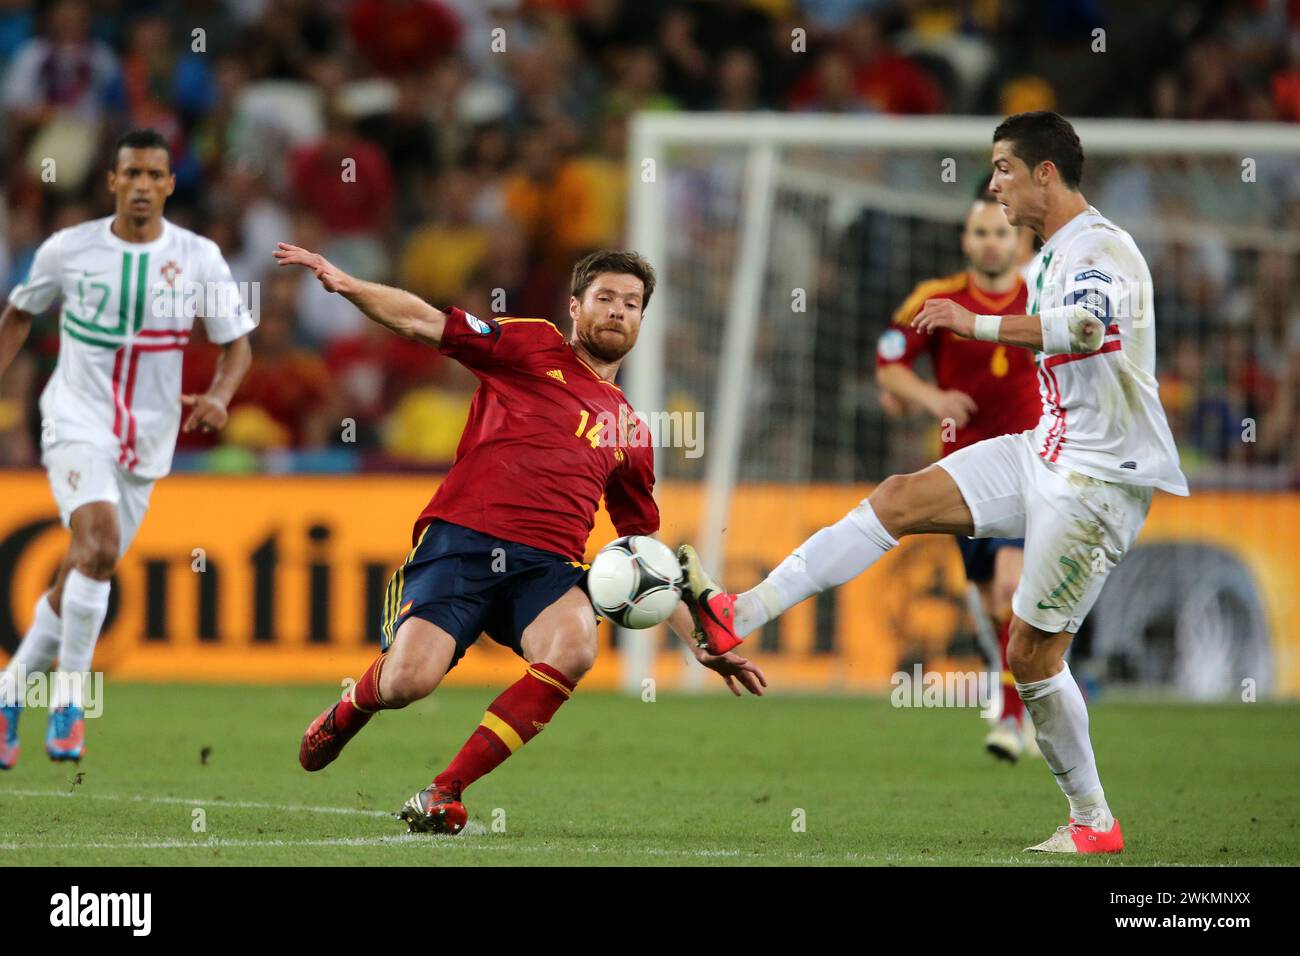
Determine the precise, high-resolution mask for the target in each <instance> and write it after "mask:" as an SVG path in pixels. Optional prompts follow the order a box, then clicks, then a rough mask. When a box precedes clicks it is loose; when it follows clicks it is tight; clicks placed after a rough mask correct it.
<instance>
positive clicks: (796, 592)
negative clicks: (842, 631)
mask: <svg viewBox="0 0 1300 956" xmlns="http://www.w3.org/2000/svg"><path fill="white" fill-rule="evenodd" d="M897 544H898V541H897V540H895V538H894V536H893V535H891V534H890V533H889V532H888V531H886V530H885V526H884V525H882V524H881V523H880V519H879V518H877V517H876V512H875V511H874V510H873V509H872V507H871V503H870V502H868V501H863V502H862V503H861V504H860V505H858V506H857V507H856V508H854V509H853V510H852V511H850V512H849V513H848V514H846V515H845V516H844V517H843V518H841V519H840V520H839V521H837V522H835V524H833V525H830V526H829V527H826V528H822V529H821V530H820V531H818V532H817V533H816V534H814V535H813V536H812V537H811V538H809V539H808V540H807V541H805V542H804V543H803V544H801V545H799V547H797V548H795V549H794V551H793V552H792V553H791V554H790V555H789V557H787V558H786V559H785V560H784V561H782V562H781V563H780V564H779V565H777V567H776V570H774V571H773V572H772V573H771V574H769V575H768V576H767V577H766V578H765V579H764V580H763V582H762V583H761V584H759V585H758V586H757V587H754V588H751V589H750V590H748V591H746V592H745V593H744V594H742V595H740V597H739V598H737V600H736V634H737V635H738V636H739V637H744V636H745V635H746V634H749V633H751V632H753V631H756V630H757V629H758V628H760V627H762V626H763V625H764V624H766V623H767V622H768V621H770V620H772V619H773V618H774V617H777V616H778V615H780V614H782V613H783V612H784V611H786V610H787V609H789V608H792V607H794V606H795V605H796V604H798V603H799V602H800V601H803V600H806V599H807V598H810V597H812V596H813V595H814V594H820V593H821V592H822V591H825V590H826V589H827V588H834V587H839V586H840V585H841V584H843V583H844V582H845V581H851V580H853V579H854V578H856V577H857V576H858V575H859V574H861V573H862V572H863V571H865V570H867V568H869V567H871V566H872V565H873V564H875V563H876V562H877V561H878V560H880V558H882V557H884V555H885V553H886V552H888V551H889V550H890V549H891V548H893V547H894V546H895V545H897Z"/></svg>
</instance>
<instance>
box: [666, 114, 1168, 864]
mask: <svg viewBox="0 0 1300 956" xmlns="http://www.w3.org/2000/svg"><path fill="white" fill-rule="evenodd" d="M1082 175H1083V147H1082V146H1081V145H1080V143H1079V137H1078V136H1077V135H1076V134H1075V132H1074V129H1073V127H1071V126H1070V124H1069V123H1068V122H1066V120H1065V119H1063V118H1062V117H1060V116H1058V115H1057V114H1056V113H1050V112H1034V113H1020V114H1017V115H1015V116H1012V117H1009V118H1008V119H1006V120H1004V121H1003V122H1002V123H1001V124H1000V125H999V126H998V128H997V129H996V130H995V131H994V133H993V177H992V182H991V185H990V191H991V192H992V194H993V195H994V196H996V197H997V200H998V202H1000V203H1001V204H1002V206H1003V208H1004V209H1005V210H1006V215H1007V219H1008V221H1009V222H1011V223H1012V224H1013V225H1016V226H1024V227H1027V228H1029V229H1031V230H1033V231H1034V233H1036V234H1037V235H1038V236H1039V237H1040V238H1041V239H1042V240H1043V248H1042V250H1041V251H1040V252H1039V254H1038V257H1037V258H1036V259H1035V260H1034V263H1033V267H1032V269H1031V272H1030V281H1029V285H1030V290H1031V291H1030V295H1029V304H1028V306H1027V308H1026V310H1025V311H1026V314H1025V315H992V314H976V313H974V312H971V311H970V310H969V309H966V308H964V307H963V306H961V305H959V304H958V303H956V302H954V301H953V300H952V299H945V298H936V299H930V300H929V301H927V302H926V303H925V305H924V306H923V307H922V308H921V311H920V312H919V313H918V315H917V316H916V318H915V319H914V320H913V321H912V326H913V328H916V329H918V330H919V331H922V332H926V333H929V334H935V333H940V332H942V331H944V330H947V331H950V332H955V333H956V334H958V335H960V336H962V337H963V338H973V339H977V340H979V341H982V342H996V343H999V344H1002V345H1010V346H1016V347H1018V348H1025V349H1029V350H1032V352H1033V353H1035V355H1036V360H1037V363H1038V374H1039V393H1040V396H1041V398H1042V405H1043V413H1042V416H1041V417H1040V418H1039V421H1038V424H1037V426H1036V427H1035V428H1034V429H1033V430H1032V431H1026V432H1022V433H1020V434H1016V435H1002V436H999V437H997V438H989V439H985V440H984V441H981V442H977V443H975V444H973V445H969V446H967V447H966V448H963V449H961V450H960V451H957V452H954V453H952V454H951V455H948V456H946V457H944V458H943V459H941V460H940V461H939V462H937V463H936V464H934V465H931V466H930V467H928V468H926V469H924V470H922V471H919V472H916V473H915V474H910V475H895V476H893V477H890V478H887V479H886V480H885V481H883V482H882V483H881V484H880V485H879V487H877V488H876V490H875V491H874V492H873V493H872V494H871V496H870V497H869V498H867V499H866V500H864V501H863V502H862V503H861V504H860V505H858V507H856V508H854V509H853V510H852V511H850V512H849V513H848V515H847V516H845V517H844V518H842V519H841V520H840V521H838V522H837V523H836V524H834V525H831V526H830V527H828V528H823V529H822V530H821V531H818V532H817V533H816V534H814V535H813V536H812V537H811V538H809V539H808V540H807V541H805V542H804V543H803V545H801V546H800V547H799V548H797V549H796V550H795V551H794V553H793V554H791V555H790V556H789V557H788V558H786V559H785V561H783V562H782V563H781V565H780V566H778V567H777V569H776V570H775V571H773V572H772V574H770V575H768V577H767V578H766V579H765V580H764V581H763V582H762V583H761V584H759V585H758V587H756V588H754V589H752V590H750V591H746V592H745V593H744V594H740V595H732V594H727V593H726V592H724V591H723V590H722V589H721V588H719V587H717V585H715V584H714V583H713V582H712V581H710V580H709V579H708V576H707V575H706V574H705V573H704V571H703V569H702V568H701V567H700V563H699V559H698V557H697V556H696V555H695V553H694V550H693V549H692V548H691V547H690V546H689V545H683V546H682V548H681V549H680V554H681V557H682V560H683V563H684V565H685V566H686V569H687V572H688V574H687V578H688V581H687V585H688V586H687V595H686V596H687V600H688V604H689V605H690V606H691V607H692V608H694V609H695V614H696V618H697V620H698V622H699V625H700V629H701V630H702V631H703V632H704V634H705V644H706V647H707V648H708V649H709V651H710V652H711V653H722V652H724V651H727V650H730V649H731V648H733V647H735V646H736V645H737V644H738V643H739V642H740V640H742V639H743V638H744V636H745V635H747V634H749V633H751V632H752V631H753V630H754V629H755V628H758V627H760V626H762V624H764V623H765V622H766V621H769V620H771V619H772V618H774V617H776V616H777V615H778V614H781V613H782V612H784V611H785V610H786V609H787V608H790V607H792V606H793V605H795V604H798V603H799V602H800V601H802V600H804V599H806V598H808V597H811V596H812V595H814V594H817V593H819V592H821V591H824V590H825V589H827V588H830V587H835V586H837V585H840V584H843V583H844V582H845V581H848V580H850V579H851V578H854V577H856V576H857V575H859V574H861V573H862V572H863V571H865V570H866V569H867V568H869V567H871V565H873V564H875V563H876V561H878V560H879V559H880V558H882V557H883V556H884V555H885V554H886V553H887V552H888V551H889V550H890V549H892V548H893V547H894V546H895V545H897V544H898V539H899V538H900V537H901V536H903V535H907V534H962V535H970V536H972V537H976V538H990V537H1024V539H1025V566H1024V572H1023V574H1022V575H1021V578H1020V583H1019V585H1018V586H1017V588H1016V592H1015V595H1014V596H1013V598H1012V608H1013V611H1014V616H1013V617H1012V621H1011V643H1010V645H1009V647H1008V650H1007V657H1008V661H1009V663H1010V666H1011V671H1012V673H1013V674H1014V675H1015V679H1016V690H1017V691H1018V692H1019V694H1020V696H1021V698H1022V699H1023V700H1024V702H1025V706H1026V707H1027V708H1028V710H1029V714H1030V717H1032V719H1033V722H1034V726H1035V728H1036V729H1037V731H1038V745H1039V748H1040V749H1041V751H1042V754H1043V758H1044V759H1045V761H1046V762H1047V765H1048V767H1049V768H1050V769H1051V771H1052V774H1053V775H1054V776H1055V777H1056V780H1057V783H1058V784H1059V785H1060V787H1061V790H1062V791H1063V792H1064V794H1065V795H1066V797H1067V798H1068V800H1069V803H1070V816H1069V822H1068V823H1067V824H1066V825H1065V826H1062V827H1059V828H1058V829H1057V831H1056V832H1055V833H1054V834H1052V835H1051V836H1050V837H1048V838H1047V839H1046V840H1044V841H1043V842H1042V843H1040V844H1038V845H1037V846H1033V847H1030V848H1029V849H1031V850H1036V851H1043V852H1049V853H1115V852H1119V851H1120V850H1122V849H1123V847H1124V837H1123V834H1122V832H1121V830H1120V825H1119V821H1117V820H1116V819H1115V817H1114V816H1113V814H1112V813H1111V810H1110V807H1109V806H1108V805H1107V802H1106V797H1105V793H1104V792H1103V790H1102V786H1101V778H1100V776H1099V775H1098V771H1097V763H1096V759H1095V758H1094V756H1093V750H1092V743H1091V740H1090V739H1089V736H1088V710H1087V707H1086V705H1085V703H1084V699H1083V694H1082V693H1081V692H1080V690H1079V687H1078V685H1077V684H1076V683H1075V681H1074V678H1073V676H1072V675H1071V674H1070V668H1069V665H1068V664H1067V663H1066V661H1065V651H1066V648H1067V647H1069V644H1070V640H1071V638H1072V637H1073V636H1074V634H1075V633H1076V632H1077V631H1078V629H1079V625H1080V624H1081V623H1082V621H1083V619H1084V617H1085V616H1086V615H1087V613H1088V611H1089V610H1090V609H1091V608H1092V606H1093V604H1094V603H1095V602H1096V600H1097V596H1098V595H1099V594H1100V592H1101V589H1102V585H1103V584H1105V582H1106V578H1107V576H1108V575H1109V574H1110V571H1111V569H1113V568H1114V567H1115V565H1116V564H1117V563H1118V562H1119V560H1120V559H1121V558H1122V557H1123V556H1124V553H1125V552H1126V551H1127V550H1128V549H1129V547H1130V546H1131V545H1132V543H1133V541H1134V539H1135V538H1136V537H1137V535H1138V532H1139V530H1141V527H1142V524H1143V522H1144V521H1145V520H1146V515H1147V512H1148V510H1149V509H1150V507H1151V498H1152V495H1153V493H1154V492H1155V490H1156V489H1157V488H1159V489H1162V490H1164V491H1167V492H1170V493H1172V494H1176V495H1186V494H1187V493H1188V491H1187V481H1186V479H1185V478H1184V477H1183V474H1182V471H1181V470H1180V468H1179V464H1178V450H1177V448H1176V447H1175V446H1174V440H1173V436H1172V435H1171V434H1170V431H1169V425H1168V423H1167V422H1166V420H1165V413H1164V409H1163V408H1162V407H1161V404H1160V397H1159V392H1158V388H1157V383H1156V378H1155V374H1154V372H1155V347H1156V343H1155V309H1154V305H1153V296H1154V292H1153V287H1152V283H1151V273H1150V271H1149V270H1148V269H1147V264H1146V261H1145V260H1144V259H1143V257H1142V253H1141V252H1140V251H1139V250H1138V248H1137V245H1136V244H1135V243H1134V242H1133V239H1132V238H1131V237H1130V236H1129V234H1128V233H1127V232H1125V231H1124V230H1122V229H1120V228H1119V227H1118V226H1116V225H1115V224H1114V223H1112V222H1110V221H1109V220H1107V219H1106V218H1105V217H1103V216H1102V215H1101V213H1099V212H1098V211H1097V210H1096V209H1094V208H1093V207H1091V206H1089V205H1088V202H1087V200H1085V199H1084V197H1083V195H1082V194H1081V193H1080V192H1079V183H1080V179H1081V178H1082Z"/></svg>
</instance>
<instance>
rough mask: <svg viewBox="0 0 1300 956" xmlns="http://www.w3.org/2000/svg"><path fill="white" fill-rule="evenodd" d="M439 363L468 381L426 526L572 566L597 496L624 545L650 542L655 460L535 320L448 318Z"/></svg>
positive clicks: (597, 384) (553, 331)
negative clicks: (466, 400) (457, 528)
mask: <svg viewBox="0 0 1300 956" xmlns="http://www.w3.org/2000/svg"><path fill="white" fill-rule="evenodd" d="M439 351H440V352H442V353H443V354H444V355H447V356H449V357H451V358H454V359H456V361H458V362H460V363H461V364H462V365H464V366H465V367H466V368H468V369H469V370H470V371H471V372H473V373H474V374H475V375H476V376H478V379H479V387H478V391H477V392H475V393H474V400H473V402H472V403H471V405H470V409H469V419H468V421H466V423H465V431H464V432H463V433H462V434H461V436H460V445H459V446H458V447H457V448H456V458H455V460H454V461H453V462H452V466H451V470H450V471H449V472H448V473H447V477H446V478H445V479H443V482H442V484H441V485H439V487H438V490H437V492H436V493H435V494H434V496H433V498H432V499H431V500H430V501H429V503H428V505H426V506H425V509H424V511H422V512H421V513H420V517H419V518H418V519H416V522H415V528H414V530H413V531H412V535H411V537H412V540H413V541H418V540H419V537H420V532H421V531H422V530H423V529H424V527H425V525H427V524H429V522H431V521H432V520H433V519H434V518H441V519H442V520H444V521H449V522H451V523H452V524H458V525H461V526H463V527H466V528H472V529H474V530H475V531H481V532H483V533H484V534H489V535H492V536H493V537H497V538H503V539H505V540H507V541H514V542H517V543H519V544H526V545H530V546H532V547H534V548H541V549H543V550H545V551H554V552H556V553H557V554H562V555H565V556H566V557H569V558H572V559H575V560H580V559H581V558H582V556H583V552H584V550H585V549H586V546H587V538H588V537H589V536H590V534H591V529H592V526H593V525H594V524H595V519H596V509H597V508H598V507H599V506H600V500H601V498H602V496H603V497H604V499H605V509H606V510H607V511H608V512H609V516H610V518H611V520H612V521H613V522H614V527H615V528H617V529H618V533H619V534H621V535H623V534H654V533H655V532H656V531H658V530H659V507H658V505H656V504H655V500H654V483H655V479H654V449H653V448H652V447H651V446H650V442H649V430H648V429H647V428H645V426H644V425H643V424H641V423H640V420H639V419H637V418H636V417H635V413H634V412H633V411H632V406H631V405H629V404H628V402H627V399H625V398H624V397H623V391H622V389H620V388H619V387H618V386H617V385H613V384H610V383H609V382H606V381H604V380H603V379H601V377H600V376H599V375H597V374H596V372H595V371H594V370H593V369H592V367H591V366H590V365H588V364H587V363H586V362H584V361H583V360H582V359H580V358H579V357H578V356H577V353H575V352H574V351H573V349H572V348H571V347H570V346H569V343H568V342H566V341H565V339H564V336H563V335H562V334H561V333H560V330H559V329H557V328H556V327H555V326H554V325H552V324H551V323H550V322H547V321H546V320H545V319H479V318H476V317H475V316H473V315H469V314H468V313H466V312H463V311H461V310H460V309H448V310H447V327H446V329H445V330H444V331H443V333H442V344H441V346H439Z"/></svg>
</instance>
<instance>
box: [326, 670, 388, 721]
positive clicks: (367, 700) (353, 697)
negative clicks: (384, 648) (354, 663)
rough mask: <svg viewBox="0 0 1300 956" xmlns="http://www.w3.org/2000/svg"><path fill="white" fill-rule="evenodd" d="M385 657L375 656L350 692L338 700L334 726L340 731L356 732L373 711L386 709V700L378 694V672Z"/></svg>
mask: <svg viewBox="0 0 1300 956" xmlns="http://www.w3.org/2000/svg"><path fill="white" fill-rule="evenodd" d="M387 659H388V658H387V657H386V656H385V655H383V654H380V655H379V656H378V657H376V658H375V660H374V663H372V664H371V665H370V666H369V667H367V668H366V672H365V673H364V674H362V675H361V680H359V681H357V682H356V683H355V684H353V685H352V692H351V693H350V694H347V695H346V696H344V698H343V699H342V700H341V701H339V705H338V707H337V708H336V709H335V711H334V726H335V728H336V729H337V730H339V731H340V732H341V733H345V734H354V733H356V732H357V731H358V730H360V729H361V728H362V727H364V726H365V725H366V722H367V721H368V720H370V718H371V717H372V716H374V713H375V711H378V710H385V709H387V707H388V702H387V701H385V700H384V699H383V698H382V697H380V696H379V672H380V671H382V670H383V669H384V661H386V660H387Z"/></svg>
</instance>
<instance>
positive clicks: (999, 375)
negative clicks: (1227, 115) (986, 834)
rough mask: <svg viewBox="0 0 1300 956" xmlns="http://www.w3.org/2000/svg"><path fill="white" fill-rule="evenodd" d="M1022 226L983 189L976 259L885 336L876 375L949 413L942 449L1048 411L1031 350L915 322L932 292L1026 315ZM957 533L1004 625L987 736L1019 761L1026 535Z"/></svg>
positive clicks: (980, 308) (970, 218) (1029, 744)
mask: <svg viewBox="0 0 1300 956" xmlns="http://www.w3.org/2000/svg"><path fill="white" fill-rule="evenodd" d="M1024 232H1025V233H1026V234H1027V232H1028V230H1025V231H1024ZM1020 233H1021V230H1018V229H1017V228H1016V227H1015V226H1012V225H1011V224H1010V223H1009V222H1007V217H1006V214H1005V213H1004V212H1003V211H1002V207H1001V206H1000V205H999V204H998V203H997V201H996V200H994V198H993V197H992V196H990V195H988V194H987V193H985V192H984V191H983V190H981V192H980V196H979V198H978V199H976V200H975V202H974V204H973V205H972V206H971V209H970V212H969V213H968V214H967V216H966V225H965V228H964V229H963V231H962V238H961V244H962V252H963V254H964V255H965V256H966V261H967V268H966V269H965V270H963V271H962V272H958V273H957V274H955V275H951V276H946V277H944V278H941V279H930V280H928V281H926V282H922V283H920V284H919V285H918V286H917V287H916V289H915V290H913V292H912V294H911V295H910V296H908V298H907V300H906V301H905V302H904V303H903V304H902V305H901V306H900V307H899V309H898V310H897V311H896V312H895V313H894V317H893V322H892V324H891V326H890V328H889V329H888V330H887V331H886V332H885V333H884V334H883V335H881V337H880V341H879V344H878V346H877V349H876V369H877V371H876V379H877V381H878V382H879V384H880V387H881V388H882V389H884V390H885V392H886V394H888V395H891V396H893V397H894V398H896V399H898V400H899V401H901V402H903V403H904V404H905V405H910V406H915V407H919V408H922V409H924V410H925V411H927V412H929V413H930V414H931V415H933V416H934V417H935V418H936V419H938V420H939V423H940V436H941V438H942V442H941V450H940V453H939V454H940V457H943V456H946V455H948V454H950V453H952V452H954V451H956V450H957V449H959V448H965V447H966V446H967V445H971V444H974V443H975V442H977V441H983V440H984V439H986V438H993V437H995V436H997V435H1009V434H1014V433H1016V432H1022V431H1025V430H1027V429H1031V428H1033V427H1034V425H1035V424H1036V423H1037V422H1038V417H1039V415H1040V414H1041V413H1042V404H1041V401H1040V399H1039V394H1038V381H1037V375H1038V368H1037V365H1036V364H1035V362H1034V355H1033V353H1032V352H1030V351H1029V350H1028V349H1019V348H1013V347H1011V346H1007V345H1003V344H1000V343H998V342H983V341H978V340H975V339H963V338H960V337H959V336H957V335H954V334H953V333H952V332H948V331H944V332H938V333H935V334H933V335H931V334H927V333H925V332H921V331H918V330H917V329H915V328H913V327H912V320H913V319H914V318H916V315H917V313H918V312H920V311H921V307H922V306H923V305H924V304H925V302H926V300H928V299H952V300H953V301H954V302H956V303H957V304H958V305H961V306H963V307H965V308H968V309H972V310H973V311H975V312H976V313H979V314H986V315H1023V314H1024V311H1025V305H1026V300H1027V296H1026V288H1025V283H1024V280H1023V279H1022V278H1021V275H1020V265H1021V263H1022V261H1024V260H1026V259H1028V258H1032V255H1033V250H1032V248H1029V249H1025V248H1024V247H1023V246H1022V241H1023V237H1022V236H1021V235H1020ZM922 355H929V356H930V365H931V367H932V369H933V374H934V382H933V383H931V382H927V381H925V380H924V379H922V378H921V377H920V376H919V375H917V374H916V372H914V371H913V370H912V366H913V364H914V363H915V362H916V360H917V359H918V358H920V357H921V356H922ZM956 540H957V545H958V547H959V548H960V549H961V555H962V563H963V564H964V565H965V568H966V578H967V580H968V581H970V582H971V583H972V584H973V585H974V586H975V588H976V589H977V590H978V592H979V598H980V605H981V607H982V608H983V612H984V613H985V614H987V615H988V617H989V618H990V619H991V621H992V625H993V630H994V632H995V633H996V634H997V643H998V655H999V657H1000V658H1001V663H1000V666H1001V670H1002V713H1001V716H1000V717H999V719H998V722H997V724H996V725H995V726H994V727H993V729H992V730H990V731H989V734H988V736H987V737H986V738H985V741H984V745H985V747H986V749H987V750H988V751H989V753H991V754H993V755H994V756H996V757H998V758H1000V759H1002V760H1009V761H1012V762H1014V761H1015V760H1016V759H1018V758H1019V757H1020V755H1021V754H1022V753H1023V752H1024V751H1025V750H1026V749H1028V750H1029V751H1030V752H1031V753H1034V752H1036V750H1037V748H1036V745H1035V744H1034V742H1033V733H1034V731H1033V725H1032V723H1031V722H1030V721H1029V720H1027V719H1026V717H1025V707H1024V704H1023V703H1022V702H1021V700H1020V695H1019V694H1017V693H1016V688H1015V678H1014V677H1012V675H1011V671H1010V669H1009V668H1008V666H1007V656H1006V655H1007V643H1008V641H1009V640H1010V626H1011V596H1012V595H1013V594H1014V593H1015V590H1016V585H1017V584H1018V583H1019V581H1020V573H1021V571H1022V569H1023V567H1024V540H1023V539H1021V538H967V537H964V536H961V535H958V536H957V538H956ZM976 623H977V626H981V627H982V626H983V625H982V622H979V621H977V622H976ZM985 633H987V631H985Z"/></svg>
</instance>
